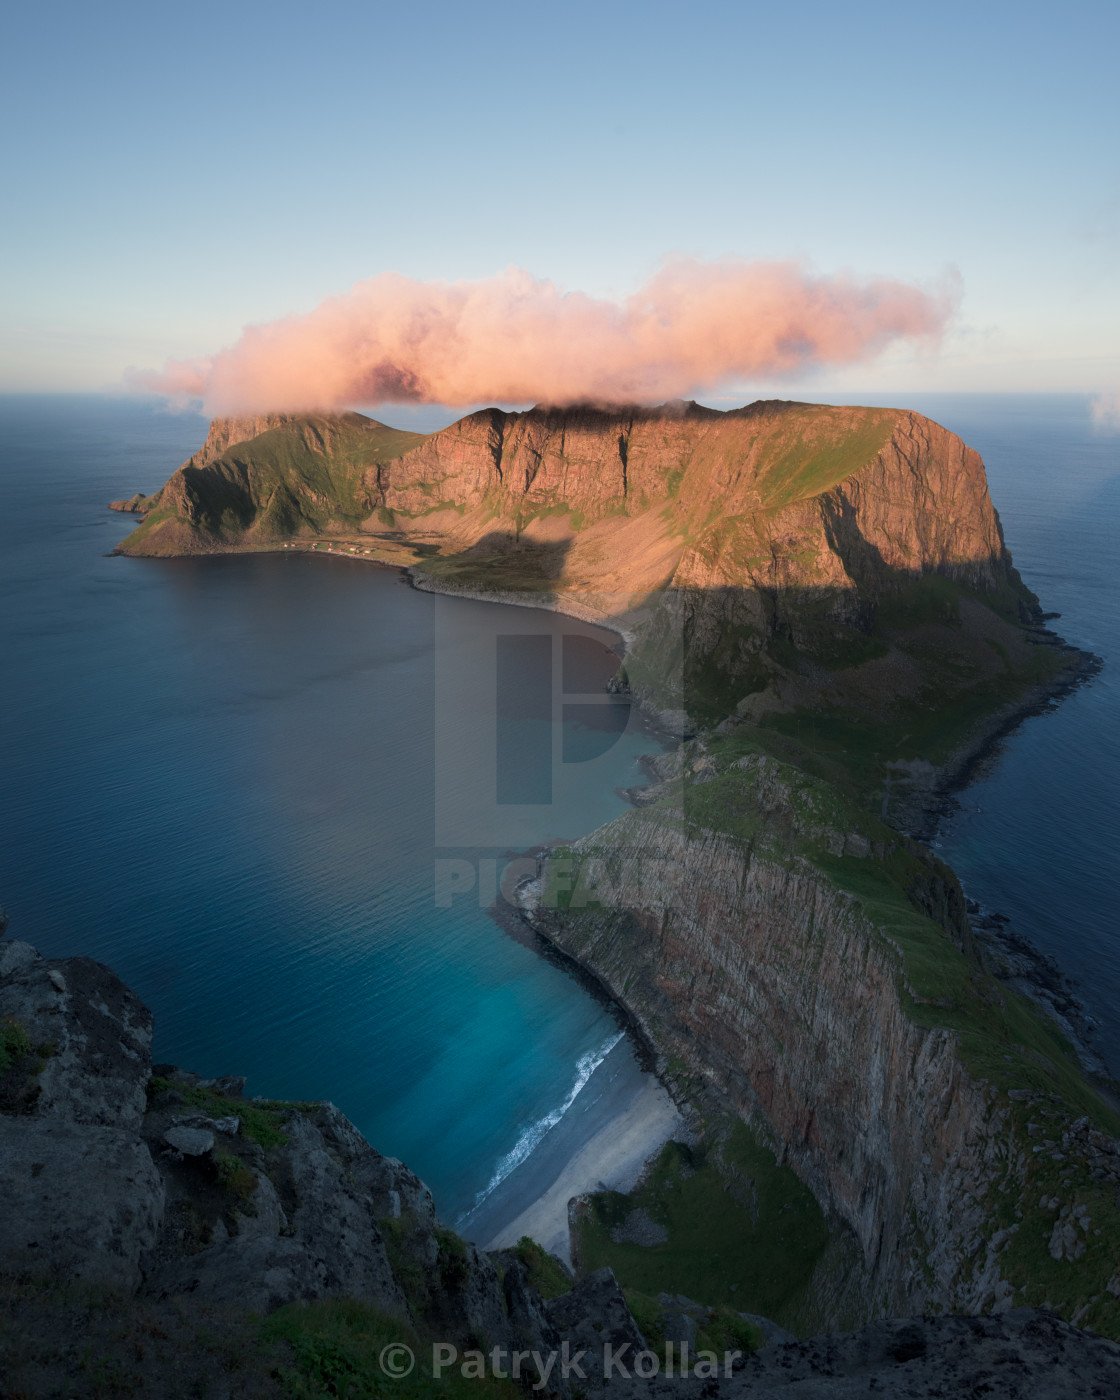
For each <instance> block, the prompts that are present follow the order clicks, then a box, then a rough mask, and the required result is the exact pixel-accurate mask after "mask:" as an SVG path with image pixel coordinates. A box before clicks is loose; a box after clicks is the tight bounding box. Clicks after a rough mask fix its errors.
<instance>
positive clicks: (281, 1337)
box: [260, 1298, 525, 1400]
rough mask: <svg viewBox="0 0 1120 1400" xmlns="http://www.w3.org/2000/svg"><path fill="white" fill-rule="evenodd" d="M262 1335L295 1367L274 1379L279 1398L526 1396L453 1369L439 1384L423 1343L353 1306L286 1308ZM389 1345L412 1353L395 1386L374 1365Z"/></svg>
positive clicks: (506, 1384) (343, 1302)
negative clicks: (411, 1363) (410, 1366)
mask: <svg viewBox="0 0 1120 1400" xmlns="http://www.w3.org/2000/svg"><path fill="white" fill-rule="evenodd" d="M260 1335H261V1339H262V1341H263V1342H265V1343H266V1344H275V1343H277V1342H282V1343H286V1344H287V1346H288V1348H289V1349H290V1352H291V1358H292V1360H291V1362H290V1364H287V1365H284V1364H282V1365H281V1366H280V1367H279V1377H280V1381H281V1385H282V1387H283V1391H284V1394H285V1395H287V1396H291V1397H295V1398H297V1400H325V1398H326V1397H331V1400H334V1398H335V1397H338V1400H367V1397H379V1396H393V1397H397V1398H398V1400H430V1397H432V1396H438V1395H445V1396H447V1397H449V1400H454V1397H459V1396H471V1397H475V1400H482V1398H483V1397H493V1400H515V1397H520V1396H523V1395H524V1393H525V1392H524V1391H523V1390H522V1389H521V1387H520V1386H518V1385H516V1384H515V1383H514V1382H512V1381H508V1380H505V1381H503V1380H496V1379H494V1378H493V1377H487V1378H486V1379H484V1380H475V1379H472V1378H470V1377H464V1376H463V1375H462V1374H461V1371H460V1369H459V1367H458V1366H455V1367H451V1368H450V1369H448V1370H447V1371H446V1372H445V1373H444V1374H443V1375H442V1376H440V1377H439V1379H437V1378H436V1377H435V1376H434V1375H433V1374H432V1368H431V1364H430V1359H431V1345H430V1342H429V1341H428V1340H427V1339H426V1338H423V1337H421V1336H420V1335H419V1334H418V1333H417V1332H416V1331H415V1330H414V1329H413V1328H412V1327H410V1326H409V1325H408V1324H407V1323H404V1322H401V1321H399V1320H398V1319H396V1318H392V1317H388V1316H386V1315H385V1314H384V1313H381V1312H378V1311H377V1309H375V1308H372V1307H370V1306H369V1304H367V1303H362V1302H359V1301H357V1300H356V1299H350V1298H344V1299H332V1300H330V1301H326V1302H317V1303H291V1304H289V1305H288V1306H287V1307H284V1308H280V1309H279V1310H278V1311H277V1312H275V1313H273V1314H272V1316H271V1317H270V1318H268V1319H267V1321H265V1322H264V1323H263V1324H262V1325H261V1330H260ZM393 1344H397V1345H404V1346H407V1347H408V1348H410V1350H411V1351H412V1353H413V1355H414V1356H415V1358H416V1362H417V1364H416V1368H415V1369H414V1370H413V1372H412V1373H411V1374H410V1375H408V1376H405V1377H403V1378H401V1379H399V1380H396V1379H391V1378H390V1377H388V1376H386V1374H385V1373H384V1371H383V1370H382V1368H381V1364H380V1361H379V1358H380V1356H381V1354H382V1351H383V1349H384V1348H385V1347H387V1346H391V1345H393Z"/></svg>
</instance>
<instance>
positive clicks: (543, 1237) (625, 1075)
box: [455, 1037, 684, 1263]
mask: <svg viewBox="0 0 1120 1400" xmlns="http://www.w3.org/2000/svg"><path fill="white" fill-rule="evenodd" d="M683 1130H684V1129H683V1122H682V1120H681V1116H680V1114H679V1113H678V1112H677V1109H676V1106H675V1105H674V1103H673V1101H672V1099H671V1098H670V1097H669V1095H668V1093H667V1092H666V1091H665V1089H664V1088H663V1087H662V1085H661V1084H660V1083H658V1081H657V1080H656V1079H655V1078H654V1077H653V1075H651V1074H649V1073H648V1072H646V1071H644V1070H642V1069H641V1068H640V1067H639V1066H638V1063H637V1061H636V1059H635V1058H634V1052H633V1049H632V1047H631V1045H630V1043H629V1040H628V1039H627V1038H625V1037H624V1038H623V1039H622V1040H620V1041H619V1043H618V1045H616V1046H615V1048H614V1049H613V1050H612V1051H611V1053H610V1054H609V1055H608V1056H607V1057H606V1059H604V1061H603V1063H602V1064H601V1065H600V1066H599V1068H598V1069H597V1070H596V1071H595V1073H594V1074H593V1075H592V1076H591V1078H590V1079H589V1080H588V1082H587V1085H586V1086H585V1088H584V1089H583V1091H582V1092H581V1093H580V1095H579V1097H578V1098H577V1099H576V1101H575V1103H573V1105H572V1107H571V1108H570V1109H569V1111H568V1112H567V1113H566V1114H565V1115H564V1117H563V1118H562V1119H561V1120H560V1122H558V1123H557V1124H556V1125H555V1126H554V1127H552V1128H551V1129H550V1130H549V1131H548V1133H547V1134H546V1135H545V1136H544V1138H543V1139H542V1140H541V1141H540V1142H539V1143H538V1145H537V1146H536V1148H535V1149H534V1150H533V1151H532V1152H531V1153H530V1154H529V1155H528V1156H527V1157H526V1158H525V1160H524V1161H523V1162H521V1163H520V1164H519V1165H518V1166H517V1167H516V1168H515V1169H514V1170H513V1171H511V1172H510V1174H509V1175H508V1176H507V1177H506V1178H505V1179H504V1180H502V1181H501V1182H499V1183H498V1185H497V1186H495V1187H494V1189H493V1190H492V1191H491V1192H490V1194H489V1195H488V1196H487V1197H486V1198H485V1200H484V1201H483V1202H482V1203H481V1204H480V1205H479V1206H477V1207H476V1208H475V1209H474V1210H473V1211H472V1212H471V1213H470V1214H469V1215H467V1216H466V1217H464V1218H463V1219H462V1220H459V1221H457V1222H456V1225H455V1228H456V1229H457V1230H458V1231H459V1232H460V1233H461V1234H463V1235H465V1236H466V1237H467V1238H468V1239H471V1240H474V1242H475V1243H476V1244H477V1245H479V1247H480V1248H483V1249H500V1248H502V1247H503V1246H505V1245H508V1244H515V1243H516V1242H517V1241H518V1240H519V1239H520V1238H521V1236H522V1235H528V1236H530V1238H532V1239H534V1240H536V1241H537V1242H538V1244H541V1245H543V1246H544V1247H545V1248H546V1249H547V1250H549V1252H550V1253H552V1254H555V1255H558V1256H559V1257H560V1258H561V1259H563V1260H564V1261H565V1263H568V1262H570V1258H569V1241H568V1202H569V1201H570V1200H571V1198H572V1197H573V1196H578V1195H580V1194H582V1193H583V1192H585V1191H597V1190H605V1189H610V1190H617V1191H628V1190H629V1189H630V1188H631V1187H632V1186H633V1185H634V1183H635V1182H636V1181H637V1179H638V1176H639V1175H640V1173H641V1170H642V1168H643V1166H644V1165H645V1163H646V1162H647V1161H648V1159H649V1158H650V1157H652V1156H653V1155H654V1154H655V1153H656V1152H657V1151H658V1150H659V1149H660V1148H661V1146H662V1145H663V1144H664V1143H665V1142H667V1141H668V1140H669V1138H671V1137H673V1136H674V1135H679V1134H680V1133H681V1132H683Z"/></svg>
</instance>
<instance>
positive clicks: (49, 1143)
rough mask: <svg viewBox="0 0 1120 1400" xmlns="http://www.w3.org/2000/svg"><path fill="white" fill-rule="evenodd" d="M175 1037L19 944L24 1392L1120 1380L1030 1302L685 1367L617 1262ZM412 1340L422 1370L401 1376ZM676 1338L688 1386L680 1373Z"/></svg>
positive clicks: (622, 1399) (2, 1177) (15, 1361)
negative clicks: (432, 1183)
mask: <svg viewBox="0 0 1120 1400" xmlns="http://www.w3.org/2000/svg"><path fill="white" fill-rule="evenodd" d="M3 922H4V919H3V915H2V912H0V933H2V932H3V928H2V925H3ZM40 1037H50V1038H49V1039H44V1040H40V1039H39V1038H40ZM150 1037H151V1016H150V1014H149V1012H148V1011H147V1009H146V1008H145V1007H144V1006H143V1005H142V1004H141V1002H140V1001H139V1000H138V998H137V997H136V996H135V995H134V994H133V993H132V992H131V991H129V989H128V988H127V987H125V986H124V984H123V983H121V982H120V980H119V979H118V978H116V977H115V976H114V975H113V973H112V972H110V971H109V969H108V968H105V967H102V966H101V965H100V964H98V963H95V962H92V961H91V960H90V959H88V958H67V959H44V958H41V957H39V956H38V954H37V953H36V952H35V950H34V949H33V948H31V947H30V946H29V945H28V944H26V943H14V942H5V943H0V1149H2V1150H0V1291H2V1295H3V1305H2V1316H0V1375H2V1376H3V1380H4V1386H5V1392H6V1393H7V1392H8V1391H10V1392H11V1393H12V1394H13V1395H15V1394H19V1395H21V1396H22V1395H26V1396H36V1397H38V1396H41V1397H44V1400H45V1397H47V1396H55V1395H59V1394H67V1395H73V1396H81V1397H87V1396H88V1397H90V1400H94V1397H102V1396H105V1395H153V1396H159V1397H164V1396H168V1395H180V1394H182V1395H187V1394H190V1395H203V1394H205V1395H218V1394H222V1395H226V1394H235V1393H236V1394H237V1395H240V1396H244V1397H247V1400H248V1397H253V1400H279V1398H280V1397H281V1396H291V1395H293V1394H300V1395H304V1394H306V1395H327V1394H331V1395H342V1394H358V1393H360V1394H374V1393H377V1394H380V1393H387V1385H388V1387H389V1388H391V1389H392V1391H393V1393H395V1394H401V1395H405V1396H409V1397H413V1400H419V1397H421V1396H428V1395H432V1394H436V1393H443V1392H445V1391H446V1392H447V1393H449V1394H458V1395H463V1394H470V1393H472V1390H475V1391H476V1393H478V1394H479V1395H480V1396H481V1395H486V1396H494V1395H504V1396H506V1397H507V1400H515V1397H516V1396H517V1395H519V1394H525V1393H532V1394H537V1395H543V1396H546V1397H550V1400H573V1397H575V1396H577V1395H583V1396H588V1397H597V1398H598V1400H608V1397H610V1396H614V1397H616V1400H629V1397H634V1400H637V1397H646V1400H650V1397H664V1400H669V1397H671V1396H681V1395H683V1396H685V1397H687V1400H712V1397H720V1396H725V1397H727V1400H734V1397H737V1396H741V1395H747V1394H749V1395H751V1396H761V1395H775V1396H777V1395H784V1394H786V1393H787V1392H788V1388H789V1386H790V1385H791V1384H796V1387H797V1390H798V1393H799V1394H800V1393H802V1392H804V1393H806V1394H812V1395H814V1396H820V1397H822V1400H828V1398H829V1397H833V1396H835V1397H836V1400H841V1397H844V1396H848V1395H851V1394H853V1393H854V1388H858V1390H859V1391H860V1393H863V1391H864V1390H865V1389H866V1388H867V1387H868V1386H870V1388H871V1389H873V1390H882V1391H883V1392H884V1393H889V1394H892V1395H897V1396H907V1397H915V1398H918V1397H920V1398H921V1400H932V1397H934V1396H943V1395H946V1394H965V1393H972V1392H973V1391H974V1390H976V1388H977V1387H980V1386H983V1388H984V1389H985V1390H987V1391H991V1390H992V1387H993V1385H994V1386H995V1387H996V1388H997V1389H1000V1387H1001V1386H1002V1385H1003V1384H1004V1383H1005V1382H1007V1383H1009V1384H1010V1383H1014V1384H1015V1385H1024V1386H1029V1388H1030V1391H1031V1394H1032V1395H1038V1396H1042V1397H1049V1398H1050V1400H1075V1398H1076V1400H1080V1397H1081V1396H1082V1395H1087V1394H1105V1393H1111V1388H1114V1386H1115V1381H1116V1377H1117V1376H1118V1375H1120V1347H1117V1346H1116V1345H1115V1344H1113V1343H1110V1342H1107V1341H1105V1340H1103V1339H1101V1338H1099V1337H1092V1336H1087V1335H1085V1334H1083V1333H1080V1332H1078V1331H1077V1330H1076V1329H1075V1328H1073V1327H1070V1326H1068V1325H1067V1324H1064V1323H1062V1322H1060V1321H1059V1320H1058V1319H1056V1318H1054V1317H1053V1316H1052V1315H1049V1314H1047V1313H1040V1312H1036V1311H1031V1310H1022V1311H1019V1312H1016V1313H1011V1314H1009V1315H1008V1316H1006V1317H1003V1318H999V1319H996V1318H990V1319H983V1320H981V1319H972V1318H969V1319H962V1318H940V1319H928V1318H927V1319H908V1320H899V1321H894V1322H890V1323H885V1324H879V1325H878V1326H876V1327H872V1328H869V1329H866V1330H865V1331H862V1332H857V1333H854V1334H852V1335H849V1336H846V1337H835V1336H832V1337H828V1338H824V1339H820V1340H818V1341H816V1342H809V1343H795V1342H790V1341H789V1340H788V1338H785V1337H783V1336H781V1334H780V1329H771V1331H772V1332H773V1333H774V1334H775V1340H774V1341H772V1342H770V1343H769V1344H768V1345H764V1346H761V1347H760V1349H759V1350H758V1351H757V1352H755V1354H754V1355H748V1354H746V1353H747V1351H749V1347H748V1346H745V1345H744V1343H743V1341H742V1340H741V1339H739V1340H737V1341H736V1340H731V1341H729V1342H727V1343H726V1344H718V1343H713V1344H716V1345H721V1350H720V1352H718V1353H716V1354H715V1361H716V1365H715V1367H714V1369H713V1368H712V1367H711V1366H708V1368H707V1369H705V1370H700V1371H699V1372H697V1373H695V1374H692V1375H687V1376H684V1377H682V1376H681V1375H680V1370H681V1349H680V1347H679V1345H678V1346H677V1347H676V1348H675V1354H674V1353H669V1352H666V1351H665V1350H664V1349H663V1347H662V1346H658V1347H657V1349H656V1350H654V1349H652V1348H651V1349H649V1350H647V1349H646V1348H647V1345H648V1344H649V1343H650V1342H652V1340H653V1339H652V1338H647V1337H646V1336H645V1335H643V1332H642V1331H641V1329H640V1328H639V1326H638V1324H637V1323H636V1322H635V1319H634V1317H633V1315H632V1314H631V1312H630V1309H629V1307H628V1304H627V1301H626V1299H625V1298H624V1296H623V1294H622V1292H621V1290H620V1289H619V1286H618V1284H617V1282H616V1281H615V1279H614V1277H613V1275H612V1274H611V1272H610V1270H609V1269H602V1270H599V1271H597V1272H596V1273H593V1274H591V1275H589V1276H588V1277H586V1278H584V1279H582V1280H580V1281H579V1282H578V1283H575V1284H574V1285H573V1284H572V1282H571V1280H568V1279H564V1277H563V1275H562V1272H561V1270H560V1268H559V1266H558V1265H556V1264H552V1265H551V1266H550V1267H545V1266H544V1257H543V1253H542V1251H540V1250H539V1249H533V1248H532V1247H529V1248H528V1249H524V1248H521V1247H519V1249H518V1250H517V1251H505V1252H503V1253H501V1254H499V1255H495V1256H490V1257H488V1256H486V1255H483V1254H480V1253H479V1251H478V1250H476V1249H475V1248H474V1246H473V1245H470V1244H468V1243H467V1242H465V1241H463V1240H461V1239H459V1238H458V1237H457V1236H456V1235H454V1234H453V1233H452V1232H451V1231H450V1230H447V1229H445V1228H444V1227H443V1226H441V1225H440V1223H439V1221H438V1220H437V1219H436V1216H435V1212H434V1210H433V1209H432V1202H431V1197H430V1195H429V1194H428V1192H427V1191H426V1189H425V1188H424V1186H423V1183H422V1182H420V1181H419V1180H418V1179H417V1178H416V1177H415V1176H414V1175H413V1174H412V1172H410V1171H409V1170H408V1168H407V1167H405V1166H403V1165H402V1164H401V1163H400V1162H397V1161H395V1160H393V1159H392V1158H386V1157H382V1156H381V1155H380V1154H379V1153H377V1152H375V1151H374V1149H373V1148H372V1147H370V1145H369V1144H368V1143H367V1142H366V1141H365V1140H364V1138H362V1136H361V1135H360V1133H358V1132H357V1130H356V1129H355V1128H354V1126H353V1124H351V1123H350V1122H349V1121H348V1120H347V1119H346V1118H345V1117H344V1116H343V1115H342V1114H341V1113H340V1112H339V1111H338V1110H337V1109H336V1108H334V1107H333V1105H331V1104H327V1103H318V1104H307V1103H302V1104H297V1103H280V1102H276V1101H263V1100H260V1099H250V1098H246V1097H245V1096H244V1094H243V1089H244V1083H245V1081H244V1080H242V1079H238V1078H233V1077H230V1078H224V1079H216V1080H204V1079H200V1078H199V1077H198V1076H197V1075H193V1074H189V1073H185V1072H183V1071H180V1070H177V1069H174V1068H173V1067H172V1066H168V1065H157V1066H155V1067H154V1068H155V1073H154V1074H152V1073H151V1071H152V1068H153V1067H152V1066H151V1063H150V1058H149V1055H150ZM546 1280H547V1286H545V1284H546ZM538 1282H539V1283H541V1284H542V1286H545V1293H546V1295H547V1297H546V1296H542V1293H541V1291H540V1289H539V1288H538V1287H537V1286H536V1284H537V1283H538ZM649 1301H650V1300H646V1302H647V1304H648V1302H649ZM664 1301H665V1303H666V1304H667V1305H668V1306H667V1308H666V1311H665V1312H664V1313H663V1320H664V1323H665V1325H666V1327H669V1326H670V1325H671V1324H672V1322H674V1321H675V1322H677V1323H680V1322H681V1320H682V1318H681V1316H680V1314H681V1312H682V1308H683V1309H684V1310H685V1311H686V1312H687V1313H688V1315H689V1316H692V1315H693V1314H695V1315H696V1316H698V1317H700V1318H709V1319H710V1318H711V1317H712V1314H711V1311H710V1310H708V1309H704V1308H703V1307H699V1306H697V1305H695V1304H692V1303H691V1302H690V1301H689V1300H688V1299H686V1298H679V1297H675V1298H666V1299H665V1300H664ZM285 1305H287V1306H285ZM293 1305H295V1306H293ZM278 1308H279V1309H280V1311H279V1312H276V1311H275V1310H276V1309H278ZM727 1312H728V1310H724V1313H725V1314H726V1313H727ZM268 1314H272V1316H271V1317H269V1316H267V1315H268ZM724 1320H725V1321H726V1317H725V1318H724ZM744 1320H745V1319H743V1318H741V1317H740V1318H739V1321H740V1323H741V1322H742V1321H744ZM763 1321H764V1320H763ZM709 1325H711V1323H709ZM741 1331H742V1329H741V1328H740V1332H741ZM667 1335H669V1336H682V1335H689V1336H691V1337H692V1359H693V1362H695V1360H696V1345H695V1343H696V1337H695V1328H693V1332H692V1333H686V1334H680V1333H674V1332H669V1333H668V1334H667ZM701 1340H702V1341H703V1338H701ZM762 1340H763V1339H762V1337H761V1335H760V1334H759V1333H758V1332H757V1331H756V1332H755V1337H754V1343H753V1344H754V1345H757V1344H758V1343H759V1342H761V1341H762ZM433 1341H438V1342H439V1343H440V1344H441V1345H442V1346H443V1347H445V1348H447V1349H449V1350H450V1349H455V1350H456V1351H457V1352H458V1353H459V1356H458V1357H457V1359H460V1358H461V1359H462V1360H463V1361H466V1360H467V1358H468V1357H473V1358H475V1360H474V1361H473V1362H472V1366H473V1371H472V1370H471V1369H467V1370H465V1371H463V1372H462V1374H457V1373H456V1371H457V1368H455V1367H452V1368H451V1372H450V1377H448V1376H447V1375H446V1374H445V1376H444V1378H443V1380H442V1382H441V1383H437V1382H436V1381H435V1380H434V1379H433V1378H432V1374H431V1372H432V1366H431V1364H430V1363H429V1362H428V1360H427V1358H428V1356H430V1355H431V1354H432V1353H431V1347H432V1343H433ZM723 1345H726V1346H727V1347H732V1346H737V1347H738V1348H739V1349H737V1350H734V1351H729V1350H723V1349H722V1347H723ZM402 1347H403V1349H404V1354H405V1356H407V1358H408V1365H407V1366H404V1365H402V1366H401V1367H400V1369H397V1370H393V1369H391V1367H392V1365H393V1363H400V1362H401V1359H402ZM642 1352H645V1356H644V1358H642V1361H641V1364H640V1365H637V1364H636V1362H637V1358H638V1354H639V1353H642ZM514 1354H517V1355H518V1356H519V1361H518V1363H517V1365H516V1366H515V1365H514V1363H513V1361H512V1357H513V1355H514ZM445 1355H446V1352H445ZM709 1355H711V1353H709ZM611 1356H613V1357H614V1358H615V1360H614V1362H613V1364H612V1362H611V1361H610V1357H611ZM729 1356H730V1357H731V1358H732V1359H731V1360H728V1359H727V1358H728V1357H729ZM666 1357H669V1359H670V1361H671V1362H672V1363H674V1365H675V1370H676V1375H675V1376H673V1378H671V1379H670V1378H669V1376H668V1375H662V1376H658V1375H657V1371H659V1370H660V1369H661V1366H662V1365H663V1364H665V1358H666ZM386 1359H387V1360H388V1363H389V1364H388V1366H387V1364H386ZM700 1359H701V1360H703V1356H701V1358H700ZM651 1362H652V1363H653V1366H652V1370H651V1366H650V1363H651ZM413 1363H414V1364H415V1372H414V1373H413V1374H412V1375H409V1369H410V1368H411V1366H412V1364H413ZM480 1368H481V1369H480ZM511 1371H512V1373H513V1374H514V1375H519V1377H520V1386H518V1385H517V1384H515V1383H513V1382H512V1381H511V1380H510V1379H509V1377H510V1374H511ZM472 1374H473V1375H475V1376H479V1377H480V1379H479V1380H478V1381H477V1382H476V1384H475V1385H474V1386H472V1384H471V1380H470V1379H469V1378H470V1377H471V1375H472ZM651 1377H652V1379H651ZM1001 1393H1002V1391H1001ZM1008 1393H1010V1392H1008Z"/></svg>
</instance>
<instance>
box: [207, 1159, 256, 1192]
mask: <svg viewBox="0 0 1120 1400" xmlns="http://www.w3.org/2000/svg"><path fill="white" fill-rule="evenodd" d="M214 1169H215V1171H216V1172H217V1173H218V1181H219V1182H220V1183H221V1185H222V1189H223V1190H225V1191H228V1192H229V1194H230V1195H231V1196H236V1197H237V1199H238V1200H239V1201H247V1200H248V1199H249V1198H250V1197H251V1196H252V1194H253V1192H254V1191H255V1190H256V1189H257V1174H256V1172H254V1171H253V1170H252V1168H251V1167H248V1166H246V1164H245V1163H244V1162H243V1161H242V1160H241V1158H240V1157H236V1156H234V1154H233V1153H232V1152H215V1153H214Z"/></svg>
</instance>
